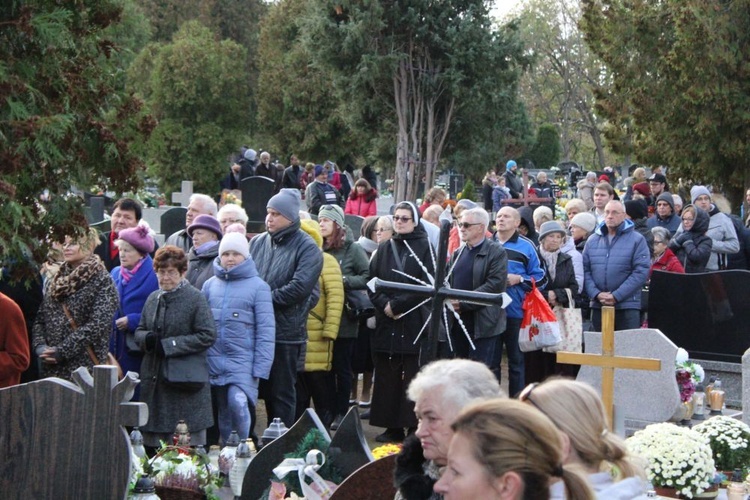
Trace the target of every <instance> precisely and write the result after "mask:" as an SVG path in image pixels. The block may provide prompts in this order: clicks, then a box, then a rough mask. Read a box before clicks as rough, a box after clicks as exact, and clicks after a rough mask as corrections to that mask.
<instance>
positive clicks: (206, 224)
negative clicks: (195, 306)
mask: <svg viewBox="0 0 750 500" xmlns="http://www.w3.org/2000/svg"><path fill="white" fill-rule="evenodd" d="M187 233H188V236H190V238H192V240H193V248H191V249H190V251H189V252H188V254H187V258H188V270H187V275H186V276H185V278H186V279H187V280H188V281H189V282H190V284H191V285H193V286H194V287H195V288H197V289H198V290H200V289H201V288H202V287H203V283H205V282H206V280H207V279H208V278H210V277H212V276H213V275H214V267H213V262H214V259H216V257H218V255H219V241H220V240H221V237H222V236H223V235H224V233H223V232H222V231H221V224H219V221H218V220H217V219H216V217H214V216H213V215H199V216H197V217H196V218H195V219H193V223H192V224H190V225H189V226H188V228H187Z"/></svg>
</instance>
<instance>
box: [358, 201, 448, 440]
mask: <svg viewBox="0 0 750 500" xmlns="http://www.w3.org/2000/svg"><path fill="white" fill-rule="evenodd" d="M393 223H394V235H393V238H392V239H391V240H389V241H387V242H383V243H381V244H380V246H379V247H378V251H377V253H376V254H375V256H374V257H373V259H372V261H371V262H370V276H373V277H376V278H380V279H383V280H387V281H395V282H400V283H410V284H415V283H417V282H416V281H414V280H413V279H410V278H408V277H407V276H404V275H403V274H401V273H399V272H397V271H402V272H403V273H404V274H406V275H408V276H412V277H413V278H416V279H419V280H422V281H425V282H428V281H429V279H428V278H427V273H429V274H430V275H432V274H433V273H434V272H435V269H434V265H433V261H434V256H433V255H432V250H431V247H430V242H429V240H428V238H427V233H426V232H425V230H424V228H423V227H422V225H421V224H420V223H419V211H418V210H417V207H416V206H414V204H413V203H411V202H401V203H399V204H398V205H396V207H395V212H394V215H393ZM370 298H371V300H372V303H373V305H374V306H375V318H376V325H377V326H376V329H375V335H374V336H373V342H372V348H373V352H374V363H375V371H376V372H377V375H376V377H375V383H374V387H373V394H372V409H371V416H370V424H372V425H374V426H376V427H385V428H386V431H385V432H383V433H382V434H380V435H378V436H377V437H376V438H375V439H376V440H377V441H378V442H400V441H402V440H403V439H404V428H408V429H409V430H413V429H414V428H415V427H416V425H417V421H416V418H415V416H414V405H413V403H411V402H409V401H408V399H407V398H406V389H407V387H408V386H409V383H410V382H411V380H412V379H413V378H414V376H415V375H416V373H417V371H418V370H419V352H420V348H421V346H422V344H423V343H424V341H425V337H424V336H422V337H420V338H419V341H418V340H417V335H418V334H419V333H420V331H421V330H422V326H423V325H424V323H425V321H426V320H427V316H428V311H427V306H426V305H422V304H421V303H422V302H423V300H424V299H422V298H421V297H418V296H415V295H414V294H411V293H407V292H401V291H396V290H384V289H378V290H376V291H375V292H370Z"/></svg>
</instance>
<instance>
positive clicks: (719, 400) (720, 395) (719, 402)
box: [709, 378, 724, 415]
mask: <svg viewBox="0 0 750 500" xmlns="http://www.w3.org/2000/svg"><path fill="white" fill-rule="evenodd" d="M709 404H710V405H711V414H712V415H719V414H721V410H722V408H724V390H723V389H722V388H721V380H720V379H718V378H717V379H716V382H714V388H713V390H712V391H711V396H710V400H709Z"/></svg>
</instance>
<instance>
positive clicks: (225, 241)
mask: <svg viewBox="0 0 750 500" xmlns="http://www.w3.org/2000/svg"><path fill="white" fill-rule="evenodd" d="M230 250H234V251H235V252H237V253H238V254H240V255H242V256H243V257H244V258H245V259H247V258H248V257H249V256H250V245H249V244H248V243H247V238H245V235H244V234H240V233H227V234H225V235H224V237H223V238H222V239H221V243H220V244H219V255H224V252H228V251H230Z"/></svg>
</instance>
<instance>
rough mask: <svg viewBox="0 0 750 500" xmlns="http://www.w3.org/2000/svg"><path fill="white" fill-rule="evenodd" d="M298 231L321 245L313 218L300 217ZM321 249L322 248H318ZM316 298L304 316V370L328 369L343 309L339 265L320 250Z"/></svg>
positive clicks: (342, 288) (320, 238)
mask: <svg viewBox="0 0 750 500" xmlns="http://www.w3.org/2000/svg"><path fill="white" fill-rule="evenodd" d="M302 230H303V231H305V232H306V233H307V234H309V235H310V236H311V237H312V238H313V239H314V240H315V243H317V245H318V247H319V248H321V249H322V247H323V237H322V236H321V235H320V226H319V225H318V223H317V222H316V221H314V220H303V221H302ZM321 252H322V250H321ZM318 283H319V284H320V298H319V299H318V303H317V304H316V305H315V307H314V308H313V309H312V310H311V311H310V314H309V315H308V316H307V352H306V353H305V371H306V372H316V371H326V372H327V371H331V361H332V360H333V341H334V340H336V338H337V337H338V335H339V326H340V321H341V313H342V311H343V310H344V282H343V279H342V276H341V267H340V266H339V263H338V261H337V260H336V258H335V257H333V256H332V255H329V254H327V253H323V271H322V272H321V273H320V278H319V279H318Z"/></svg>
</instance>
